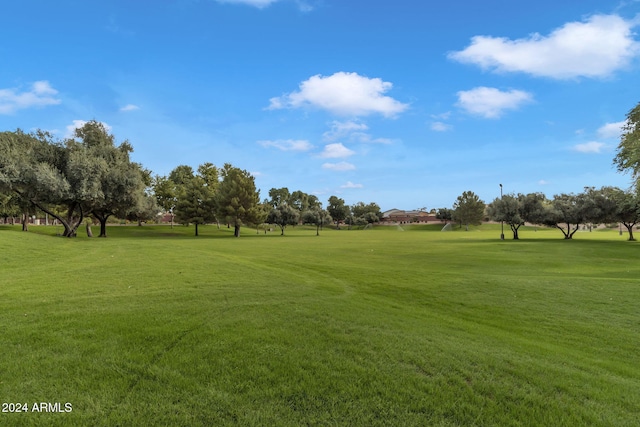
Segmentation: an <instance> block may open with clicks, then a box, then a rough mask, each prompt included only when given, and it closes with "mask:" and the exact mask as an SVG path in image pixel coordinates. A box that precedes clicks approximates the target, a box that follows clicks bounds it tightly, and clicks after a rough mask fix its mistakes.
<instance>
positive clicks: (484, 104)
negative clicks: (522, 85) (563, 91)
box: [458, 86, 533, 119]
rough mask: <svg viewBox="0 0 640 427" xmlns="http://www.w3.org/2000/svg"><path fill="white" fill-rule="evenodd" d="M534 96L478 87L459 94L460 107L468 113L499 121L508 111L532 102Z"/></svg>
mask: <svg viewBox="0 0 640 427" xmlns="http://www.w3.org/2000/svg"><path fill="white" fill-rule="evenodd" d="M532 100H533V95H531V94H530V93H529V92H525V91H522V90H515V89H514V90H509V91H501V90H499V89H496V88H492V87H483V86H481V87H477V88H474V89H471V90H467V91H460V92H458V106H460V107H461V108H463V109H464V110H466V111H467V112H468V113H471V114H474V115H478V116H481V117H484V118H487V119H497V118H499V117H500V116H502V114H503V113H504V112H505V111H507V110H515V109H517V108H519V107H520V106H521V105H522V104H525V103H528V102H531V101H532Z"/></svg>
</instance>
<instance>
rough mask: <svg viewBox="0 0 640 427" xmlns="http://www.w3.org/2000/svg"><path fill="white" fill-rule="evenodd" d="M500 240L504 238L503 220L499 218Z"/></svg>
mask: <svg viewBox="0 0 640 427" xmlns="http://www.w3.org/2000/svg"><path fill="white" fill-rule="evenodd" d="M500 201H502V184H500ZM503 207H504V206H503ZM500 240H504V220H500Z"/></svg>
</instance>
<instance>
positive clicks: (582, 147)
mask: <svg viewBox="0 0 640 427" xmlns="http://www.w3.org/2000/svg"><path fill="white" fill-rule="evenodd" d="M604 147H605V144H603V143H602V142H597V141H591V142H585V143H584V144H576V145H574V146H573V150H574V151H577V152H579V153H595V154H597V153H601V152H602V149H603V148H604Z"/></svg>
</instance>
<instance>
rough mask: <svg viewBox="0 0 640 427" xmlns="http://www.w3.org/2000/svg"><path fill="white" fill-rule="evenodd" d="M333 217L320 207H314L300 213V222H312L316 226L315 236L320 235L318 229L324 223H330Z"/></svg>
mask: <svg viewBox="0 0 640 427" xmlns="http://www.w3.org/2000/svg"><path fill="white" fill-rule="evenodd" d="M331 221H333V219H332V218H331V215H329V212H327V211H326V210H325V209H322V207H315V208H312V209H309V210H307V211H304V213H303V214H302V222H303V223H304V224H313V225H315V226H316V236H319V235H320V230H321V229H322V227H323V226H324V224H330V223H331Z"/></svg>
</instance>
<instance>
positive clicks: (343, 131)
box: [322, 120, 369, 141]
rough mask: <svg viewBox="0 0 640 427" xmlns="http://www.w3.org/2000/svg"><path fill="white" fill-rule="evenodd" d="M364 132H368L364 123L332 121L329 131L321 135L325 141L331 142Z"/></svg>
mask: <svg viewBox="0 0 640 427" xmlns="http://www.w3.org/2000/svg"><path fill="white" fill-rule="evenodd" d="M365 130H369V126H367V125H366V124H364V123H359V122H356V121H353V120H350V121H346V122H340V121H337V120H334V121H333V122H331V130H329V131H327V132H325V133H324V134H322V137H323V138H324V139H325V140H327V141H333V140H336V139H339V138H344V137H347V136H350V135H352V134H354V133H361V132H362V131H365Z"/></svg>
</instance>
